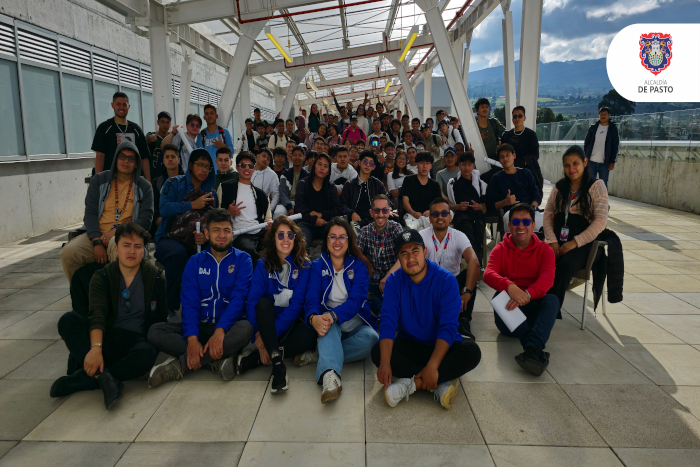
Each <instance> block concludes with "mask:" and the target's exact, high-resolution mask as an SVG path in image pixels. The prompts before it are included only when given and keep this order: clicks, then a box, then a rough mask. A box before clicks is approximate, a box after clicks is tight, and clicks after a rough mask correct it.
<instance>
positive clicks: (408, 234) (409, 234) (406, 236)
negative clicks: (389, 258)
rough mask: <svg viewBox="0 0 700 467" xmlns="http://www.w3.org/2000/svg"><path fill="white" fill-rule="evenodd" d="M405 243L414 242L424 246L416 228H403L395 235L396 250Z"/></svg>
mask: <svg viewBox="0 0 700 467" xmlns="http://www.w3.org/2000/svg"><path fill="white" fill-rule="evenodd" d="M407 243H415V244H416V245H418V246H422V247H423V248H425V243H424V242H423V237H422V236H421V234H419V233H418V231H417V230H416V229H408V230H404V231H403V232H401V233H400V234H399V235H398V237H396V251H399V250H400V249H401V247H402V246H404V245H405V244H407Z"/></svg>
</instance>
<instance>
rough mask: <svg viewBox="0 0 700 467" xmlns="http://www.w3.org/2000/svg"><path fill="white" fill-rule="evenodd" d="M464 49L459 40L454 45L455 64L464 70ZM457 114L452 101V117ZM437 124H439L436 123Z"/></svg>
mask: <svg viewBox="0 0 700 467" xmlns="http://www.w3.org/2000/svg"><path fill="white" fill-rule="evenodd" d="M463 48H464V43H463V42H462V41H460V40H457V41H455V42H453V43H452V53H453V54H454V56H455V62H457V68H460V69H461V68H462V58H463V54H462V49H463ZM454 114H455V101H454V100H451V109H450V115H454ZM435 123H436V124H437V122H435Z"/></svg>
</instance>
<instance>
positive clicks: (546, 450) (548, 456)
mask: <svg viewBox="0 0 700 467" xmlns="http://www.w3.org/2000/svg"><path fill="white" fill-rule="evenodd" d="M489 450H490V451H491V455H492V456H493V460H494V461H495V462H496V467H531V466H533V465H546V466H547V467H570V466H576V467H622V463H621V462H620V461H619V460H618V458H617V457H616V456H615V454H614V453H613V452H612V451H611V450H610V449H609V448H571V447H555V446H498V445H493V446H489Z"/></svg>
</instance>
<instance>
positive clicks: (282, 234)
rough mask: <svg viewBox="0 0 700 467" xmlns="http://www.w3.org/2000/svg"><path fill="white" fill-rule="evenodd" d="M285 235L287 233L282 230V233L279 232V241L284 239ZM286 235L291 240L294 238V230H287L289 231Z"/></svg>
mask: <svg viewBox="0 0 700 467" xmlns="http://www.w3.org/2000/svg"><path fill="white" fill-rule="evenodd" d="M284 237H285V233H284V232H280V233H278V234H277V240H279V241H282V240H284ZM286 237H287V238H288V239H290V240H294V232H287V233H286Z"/></svg>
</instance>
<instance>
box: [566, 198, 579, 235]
mask: <svg viewBox="0 0 700 467" xmlns="http://www.w3.org/2000/svg"><path fill="white" fill-rule="evenodd" d="M579 190H580V189H579ZM579 190H577V191H573V192H572V191H570V192H569V203H568V204H567V205H566V209H565V210H564V227H566V224H568V222H569V209H571V207H572V206H573V205H574V202H575V201H576V197H577V196H578V192H579Z"/></svg>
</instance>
